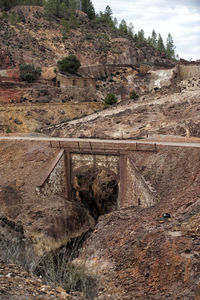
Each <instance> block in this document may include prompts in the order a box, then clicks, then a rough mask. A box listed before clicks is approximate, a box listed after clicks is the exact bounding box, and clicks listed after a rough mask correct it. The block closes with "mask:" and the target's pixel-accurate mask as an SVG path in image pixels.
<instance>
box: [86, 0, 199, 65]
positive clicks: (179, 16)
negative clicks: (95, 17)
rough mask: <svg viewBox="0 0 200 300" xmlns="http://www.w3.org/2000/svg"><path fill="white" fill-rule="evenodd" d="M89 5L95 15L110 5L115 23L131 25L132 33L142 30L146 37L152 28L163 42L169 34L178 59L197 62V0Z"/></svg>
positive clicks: (132, 0)
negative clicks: (123, 20)
mask: <svg viewBox="0 0 200 300" xmlns="http://www.w3.org/2000/svg"><path fill="white" fill-rule="evenodd" d="M92 3H93V4H94V7H95V10H96V12H99V11H100V10H101V11H104V10H105V7H106V5H109V6H110V7H111V8H112V11H113V16H114V17H116V18H117V19H118V21H121V20H122V19H125V20H126V21H127V24H129V23H130V22H132V23H133V25H134V29H135V32H137V31H138V30H140V29H143V30H144V32H145V37H148V36H149V35H151V32H152V29H155V31H156V32H157V33H161V35H162V37H163V40H164V41H166V38H167V35H168V33H169V32H170V33H171V34H172V37H173V40H174V44H175V46H176V53H178V55H179V56H180V58H184V59H187V60H190V59H193V60H196V59H200V0H100V1H99V0H92Z"/></svg>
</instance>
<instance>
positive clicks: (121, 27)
mask: <svg viewBox="0 0 200 300" xmlns="http://www.w3.org/2000/svg"><path fill="white" fill-rule="evenodd" d="M119 31H120V32H121V33H125V34H127V33H128V26H127V23H126V21H125V20H124V19H123V20H122V21H121V23H120V24H119Z"/></svg>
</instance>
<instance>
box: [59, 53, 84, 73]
mask: <svg viewBox="0 0 200 300" xmlns="http://www.w3.org/2000/svg"><path fill="white" fill-rule="evenodd" d="M57 66H58V68H59V71H60V72H64V73H71V74H76V73H77V71H78V69H79V68H80V66H81V64H80V61H79V60H78V58H77V57H76V56H75V55H69V56H66V57H65V58H63V59H62V60H59V61H58V62H57Z"/></svg>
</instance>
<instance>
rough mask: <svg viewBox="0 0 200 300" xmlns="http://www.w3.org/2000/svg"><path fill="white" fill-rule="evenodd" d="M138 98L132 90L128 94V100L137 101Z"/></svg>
mask: <svg viewBox="0 0 200 300" xmlns="http://www.w3.org/2000/svg"><path fill="white" fill-rule="evenodd" d="M138 98H139V95H138V94H137V93H136V92H135V90H132V91H131V92H130V99H134V100H136V99H138Z"/></svg>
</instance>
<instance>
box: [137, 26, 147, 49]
mask: <svg viewBox="0 0 200 300" xmlns="http://www.w3.org/2000/svg"><path fill="white" fill-rule="evenodd" d="M144 43H145V37H144V30H143V29H141V30H140V31H138V34H137V44H138V46H142V45H143V44H144Z"/></svg>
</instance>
